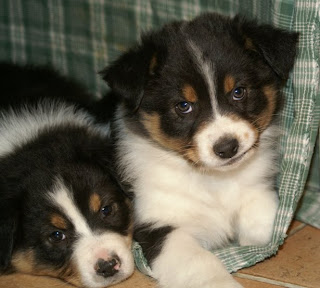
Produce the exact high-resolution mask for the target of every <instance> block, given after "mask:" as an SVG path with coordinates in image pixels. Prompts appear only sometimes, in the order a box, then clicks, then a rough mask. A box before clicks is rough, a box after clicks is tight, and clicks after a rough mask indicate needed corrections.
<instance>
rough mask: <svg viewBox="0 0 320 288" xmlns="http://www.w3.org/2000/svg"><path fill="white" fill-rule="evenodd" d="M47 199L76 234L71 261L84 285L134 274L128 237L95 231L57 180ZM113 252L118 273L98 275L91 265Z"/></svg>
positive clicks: (105, 283) (107, 282) (103, 284)
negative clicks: (116, 260)
mask: <svg viewBox="0 0 320 288" xmlns="http://www.w3.org/2000/svg"><path fill="white" fill-rule="evenodd" d="M50 200H51V202H53V203H54V204H55V205H56V206H57V207H59V209H61V211H62V212H63V213H64V215H65V216H66V217H67V218H68V219H69V221H71V222H72V224H73V226H74V227H75V230H76V232H77V234H78V237H79V238H78V240H77V242H76V243H75V246H74V253H73V260H74V262H75V264H76V266H77V270H78V271H79V272H80V275H81V280H82V283H84V285H85V286H86V287H92V288H95V287H97V288H99V287H106V286H109V285H111V284H115V283H118V282H120V281H122V280H124V279H126V278H128V277H129V276H130V275H131V274H132V273H133V269H134V263H133V257H132V255H131V251H130V245H131V241H130V237H126V236H122V235H120V234H117V233H114V232H110V231H109V232H104V233H94V232H93V231H92V230H91V228H90V227H89V225H88V223H87V221H86V218H85V217H84V216H83V215H82V214H81V212H80V210H79V209H78V208H77V206H76V204H75V202H74V199H73V197H72V194H71V193H70V192H69V191H68V189H67V188H66V187H65V185H63V183H62V181H61V180H57V183H56V187H55V189H54V191H53V192H52V193H51V194H50ZM113 254H116V255H117V256H118V257H119V258H120V261H121V266H120V269H119V271H118V273H116V274H115V275H114V276H111V277H107V278H104V277H102V276H99V275H97V273H96V271H95V269H94V267H95V264H96V263H97V261H98V259H99V258H102V259H105V260H109V258H111V257H112V255H113Z"/></svg>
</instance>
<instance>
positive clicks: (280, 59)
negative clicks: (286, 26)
mask: <svg viewBox="0 0 320 288" xmlns="http://www.w3.org/2000/svg"><path fill="white" fill-rule="evenodd" d="M234 23H236V25H238V29H239V30H240V33H241V34H242V36H243V40H244V45H245V48H246V49H249V50H253V51H256V52H258V53H259V54H260V55H261V56H262V57H263V58H264V60H265V61H266V63H267V64H268V65H269V66H270V67H271V68H272V69H273V71H274V72H275V73H276V74H277V75H278V76H279V77H280V79H282V80H286V79H287V78H288V75H289V72H290V70H291V69H292V68H293V65H294V61H295V57H296V53H297V42H298V38H299V33H296V32H289V31H286V30H282V29H278V28H275V27H273V26H271V25H265V24H264V25H259V24H257V23H256V22H255V21H246V20H245V19H244V18H242V17H240V16H236V17H235V18H234Z"/></svg>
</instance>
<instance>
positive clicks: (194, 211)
mask: <svg viewBox="0 0 320 288" xmlns="http://www.w3.org/2000/svg"><path fill="white" fill-rule="evenodd" d="M122 128H123V127H122ZM119 144H120V145H119V150H118V155H119V158H120V167H121V171H123V176H124V178H125V179H126V180H127V181H129V182H130V183H131V184H132V185H133V190H134V193H135V214H136V215H135V217H136V221H137V222H138V223H154V226H155V227H161V226H163V225H171V226H173V227H179V228H180V229H183V230H184V231H185V232H187V233H188V234H191V235H193V236H194V237H195V238H196V239H198V241H199V242H200V243H201V244H202V246H204V247H206V248H214V247H218V246H221V245H222V244H224V243H225V242H226V241H227V240H229V239H230V238H234V237H236V236H239V235H238V234H241V233H242V232H241V231H239V229H240V228H238V227H239V225H240V226H241V223H239V214H246V213H244V212H243V211H245V210H246V206H247V205H248V203H249V205H251V204H250V203H254V202H256V204H255V205H254V206H253V208H252V207H251V208H250V209H248V210H250V212H251V213H254V214H255V212H257V213H261V211H259V210H261V209H264V208H263V207H261V206H262V205H265V204H267V203H268V201H267V202H266V200H265V199H264V198H266V199H269V200H270V201H269V202H270V205H271V206H272V207H271V208H270V209H272V210H273V211H274V210H275V209H276V208H275V207H276V205H277V200H276V195H275V193H274V192H273V190H272V184H273V183H272V181H271V180H270V178H271V177H270V176H272V175H273V174H274V173H275V169H274V157H273V156H274V155H273V154H274V152H273V151H274V150H272V149H270V148H269V147H261V149H260V150H258V151H257V153H256V154H254V155H253V156H252V157H251V158H250V159H248V161H247V162H245V163H244V164H242V165H241V166H240V167H238V168H237V169H235V170H232V171H228V172H227V171H226V172H219V171H216V172H214V171H213V172H210V173H208V172H203V171H200V170H199V169H197V168H194V167H192V166H191V165H190V163H188V162H187V161H186V160H184V159H183V158H181V156H179V155H176V154H175V153H174V152H170V151H166V150H164V149H162V148H160V147H158V146H156V145H154V144H152V143H151V142H149V141H148V140H146V139H143V138H141V137H139V136H137V135H135V134H132V133H130V132H129V131H126V133H122V134H121V138H120V141H119ZM262 146H263V145H262ZM265 146H268V145H265ZM268 148H269V149H268ZM267 206H268V204H267ZM266 213H267V211H266ZM273 214H274V213H273ZM246 217H247V218H250V217H254V215H247V216H246ZM258 218H259V217H258ZM259 220H260V219H259ZM244 221H245V222H248V221H251V220H250V219H245V220H244ZM272 221H273V218H272ZM242 234H243V233H242ZM269 234H270V232H269ZM268 237H270V235H268ZM263 241H266V239H264V240H263ZM245 242H246V241H245Z"/></svg>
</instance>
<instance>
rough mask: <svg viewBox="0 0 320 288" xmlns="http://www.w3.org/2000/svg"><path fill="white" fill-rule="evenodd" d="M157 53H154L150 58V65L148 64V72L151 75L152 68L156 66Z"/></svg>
mask: <svg viewBox="0 0 320 288" xmlns="http://www.w3.org/2000/svg"><path fill="white" fill-rule="evenodd" d="M157 64H158V61H157V55H156V54H154V55H153V57H152V58H151V61H150V65H149V74H150V75H152V74H153V73H154V69H155V68H156V67H157Z"/></svg>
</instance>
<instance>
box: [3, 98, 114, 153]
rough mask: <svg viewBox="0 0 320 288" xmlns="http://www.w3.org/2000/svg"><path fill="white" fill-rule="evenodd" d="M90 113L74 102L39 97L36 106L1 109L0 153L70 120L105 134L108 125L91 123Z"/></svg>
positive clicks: (9, 151)
mask: <svg viewBox="0 0 320 288" xmlns="http://www.w3.org/2000/svg"><path fill="white" fill-rule="evenodd" d="M92 122H93V119H92V117H91V116H90V115H89V114H88V113H86V112H84V111H82V110H78V111H76V107H75V106H73V105H67V104H65V103H62V102H58V101H48V100H43V101H40V102H39V103H38V105H37V107H35V108H33V109H31V108H30V107H28V108H27V107H25V108H22V109H20V110H19V111H17V110H9V111H8V112H7V111H6V112H4V111H1V110H0V135H1V137H0V156H4V155H6V154H8V153H11V152H12V151H14V149H16V148H18V147H21V146H22V145H25V144H26V143H28V142H29V141H31V140H32V139H34V138H35V137H36V136H37V135H38V134H39V132H41V131H42V130H44V129H48V128H50V127H55V126H59V125H66V124H73V125H77V126H85V127H87V129H88V130H90V131H95V132H98V133H102V134H103V135H107V134H108V133H109V130H108V129H109V128H108V127H102V126H101V127H99V126H97V125H96V126H94V125H91V124H92Z"/></svg>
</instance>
